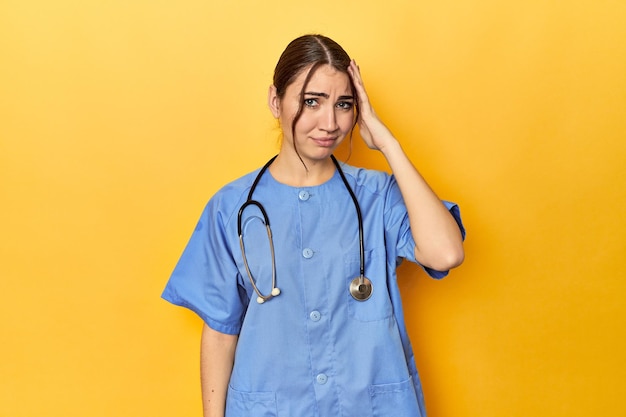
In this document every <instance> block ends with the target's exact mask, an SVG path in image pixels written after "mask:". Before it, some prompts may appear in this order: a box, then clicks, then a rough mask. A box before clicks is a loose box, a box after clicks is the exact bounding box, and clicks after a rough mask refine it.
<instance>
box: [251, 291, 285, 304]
mask: <svg viewBox="0 0 626 417" xmlns="http://www.w3.org/2000/svg"><path fill="white" fill-rule="evenodd" d="M277 295H280V289H278V288H272V295H266V296H264V297H263V296H258V297H257V298H256V302H257V303H259V304H263V303H264V302H266V301H267V300H269V299H271V298H274V297H276V296H277Z"/></svg>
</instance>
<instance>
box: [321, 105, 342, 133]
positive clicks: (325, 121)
mask: <svg viewBox="0 0 626 417" xmlns="http://www.w3.org/2000/svg"><path fill="white" fill-rule="evenodd" d="M321 113H322V114H321V115H320V118H321V120H320V129H321V130H323V131H325V132H334V131H336V130H337V129H339V125H338V124H337V114H336V113H335V106H327V107H326V108H325V109H324V111H322V112H321Z"/></svg>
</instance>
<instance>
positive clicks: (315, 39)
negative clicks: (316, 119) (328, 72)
mask: <svg viewBox="0 0 626 417" xmlns="http://www.w3.org/2000/svg"><path fill="white" fill-rule="evenodd" d="M322 65H329V66H330V67H331V68H334V69H335V70H337V71H339V72H343V73H345V74H348V67H349V66H350V57H349V56H348V54H347V53H346V51H345V50H344V49H343V48H342V47H341V46H340V45H339V44H338V43H337V42H335V41H334V40H332V39H330V38H328V37H326V36H323V35H304V36H301V37H299V38H296V39H294V40H293V41H291V42H290V43H289V45H287V47H286V48H285V50H284V51H283V53H282V54H281V56H280V58H279V59H278V63H277V64H276V68H275V69H274V87H276V95H277V96H278V98H279V99H281V100H282V99H283V97H284V96H285V92H286V91H287V87H289V85H291V83H293V82H294V81H295V79H296V78H297V77H298V76H299V75H300V74H301V73H302V71H304V70H306V69H307V68H308V67H310V69H309V72H308V74H307V76H306V78H305V79H304V84H303V85H302V90H300V104H299V106H298V111H297V112H296V114H295V116H294V118H293V120H292V121H291V137H292V140H293V142H294V147H295V145H296V143H295V131H296V123H297V122H298V119H300V116H301V115H302V109H303V102H304V92H305V91H306V87H307V85H308V83H309V81H310V80H311V77H312V76H313V74H315V71H316V70H317V69H318V68H319V67H320V66H322ZM348 80H349V81H350V89H351V91H352V95H353V96H354V97H355V108H356V117H355V118H354V124H353V125H352V130H354V126H356V122H357V120H358V118H359V104H358V100H356V97H357V94H356V89H355V88H354V83H353V82H352V77H350V75H349V74H348ZM350 138H352V131H351V132H350ZM297 152H298V150H297V149H296V153H297ZM301 160H302V159H301ZM303 163H304V162H303Z"/></svg>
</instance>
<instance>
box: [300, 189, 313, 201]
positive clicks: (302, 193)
mask: <svg viewBox="0 0 626 417" xmlns="http://www.w3.org/2000/svg"><path fill="white" fill-rule="evenodd" d="M310 196H311V194H309V192H308V191H305V190H302V191H300V192H299V193H298V198H299V199H300V200H302V201H307V200H308V199H309V197H310Z"/></svg>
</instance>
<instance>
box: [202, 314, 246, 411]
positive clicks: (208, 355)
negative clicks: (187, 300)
mask: <svg viewBox="0 0 626 417" xmlns="http://www.w3.org/2000/svg"><path fill="white" fill-rule="evenodd" d="M237 340H238V337H237V336H234V335H229V334H224V333H220V332H217V331H215V330H213V329H211V328H210V327H209V326H207V325H206V324H205V325H204V328H203V329H202V341H201V346H200V375H201V378H202V409H203V412H204V417H224V412H225V407H226V393H227V392H228V381H229V380H230V374H231V372H232V370H233V362H234V359H235V348H236V347H237Z"/></svg>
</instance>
